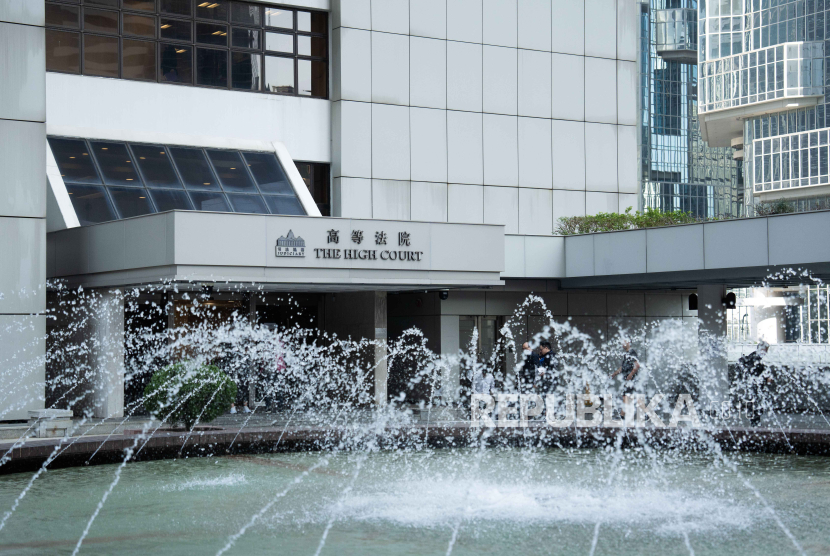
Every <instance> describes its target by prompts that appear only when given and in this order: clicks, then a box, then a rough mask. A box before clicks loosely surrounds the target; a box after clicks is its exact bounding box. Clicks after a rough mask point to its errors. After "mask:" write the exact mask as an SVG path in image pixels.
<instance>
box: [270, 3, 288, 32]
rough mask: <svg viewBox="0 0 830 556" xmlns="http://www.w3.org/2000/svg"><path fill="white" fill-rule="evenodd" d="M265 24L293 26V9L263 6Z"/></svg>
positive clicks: (283, 26) (282, 26)
mask: <svg viewBox="0 0 830 556" xmlns="http://www.w3.org/2000/svg"><path fill="white" fill-rule="evenodd" d="M265 25H266V26H268V27H281V28H283V29H293V28H294V11H293V10H286V9H285V8H269V7H267V6H266V8H265Z"/></svg>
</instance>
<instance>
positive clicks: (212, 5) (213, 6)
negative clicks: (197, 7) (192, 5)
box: [208, 2, 219, 9]
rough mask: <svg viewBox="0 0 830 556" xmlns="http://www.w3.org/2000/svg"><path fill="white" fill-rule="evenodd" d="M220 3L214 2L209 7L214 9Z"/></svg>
mask: <svg viewBox="0 0 830 556" xmlns="http://www.w3.org/2000/svg"><path fill="white" fill-rule="evenodd" d="M218 5H219V4H218V3H216V2H214V3H213V4H211V5H210V6H208V8H211V9H213V8H215V7H216V6H218Z"/></svg>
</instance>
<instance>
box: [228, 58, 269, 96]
mask: <svg viewBox="0 0 830 556" xmlns="http://www.w3.org/2000/svg"><path fill="white" fill-rule="evenodd" d="M261 58H262V56H261V55H260V54H252V53H250V52H232V53H231V87H232V88H233V89H241V90H246V91H258V90H259V87H260V81H261V78H262V59H261Z"/></svg>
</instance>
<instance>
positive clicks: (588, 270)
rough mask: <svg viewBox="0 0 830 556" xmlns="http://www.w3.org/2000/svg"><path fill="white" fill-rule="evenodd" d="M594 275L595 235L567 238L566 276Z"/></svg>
mask: <svg viewBox="0 0 830 556" xmlns="http://www.w3.org/2000/svg"><path fill="white" fill-rule="evenodd" d="M593 275H594V236H593V235H585V236H571V237H566V238H565V276H567V277H568V278H573V277H577V276H593Z"/></svg>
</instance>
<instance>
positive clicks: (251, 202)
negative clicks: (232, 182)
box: [228, 194, 268, 214]
mask: <svg viewBox="0 0 830 556" xmlns="http://www.w3.org/2000/svg"><path fill="white" fill-rule="evenodd" d="M228 199H229V200H230V202H231V206H233V210H234V212H251V213H255V214H268V209H267V208H266V207H265V202H263V200H262V197H260V196H259V195H234V194H228Z"/></svg>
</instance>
